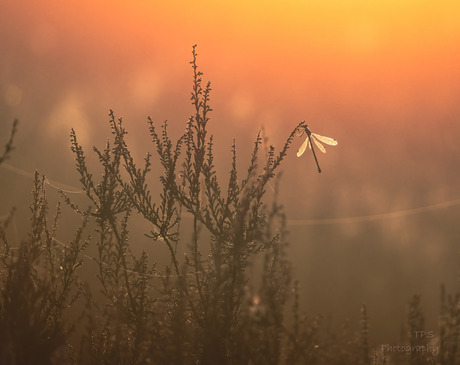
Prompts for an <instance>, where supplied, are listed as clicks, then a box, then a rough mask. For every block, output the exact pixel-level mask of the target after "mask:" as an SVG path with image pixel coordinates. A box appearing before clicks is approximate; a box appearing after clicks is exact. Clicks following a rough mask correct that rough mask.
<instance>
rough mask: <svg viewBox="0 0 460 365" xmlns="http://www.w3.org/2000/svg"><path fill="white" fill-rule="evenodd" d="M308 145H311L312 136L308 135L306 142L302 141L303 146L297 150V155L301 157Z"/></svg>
mask: <svg viewBox="0 0 460 365" xmlns="http://www.w3.org/2000/svg"><path fill="white" fill-rule="evenodd" d="M307 146H308V147H310V138H308V137H307V138H305V142H304V143H302V146H300V148H299V150H298V151H297V157H300V156H302V155H303V153H304V152H305V149H306V148H307Z"/></svg>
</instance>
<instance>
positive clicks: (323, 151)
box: [312, 133, 326, 153]
mask: <svg viewBox="0 0 460 365" xmlns="http://www.w3.org/2000/svg"><path fill="white" fill-rule="evenodd" d="M312 138H313V141H315V144H316V145H317V146H318V148H319V150H320V151H321V152H322V153H326V149H325V148H324V146H323V145H322V144H321V143H320V142H319V141H318V140H317V139H316V135H313V133H312Z"/></svg>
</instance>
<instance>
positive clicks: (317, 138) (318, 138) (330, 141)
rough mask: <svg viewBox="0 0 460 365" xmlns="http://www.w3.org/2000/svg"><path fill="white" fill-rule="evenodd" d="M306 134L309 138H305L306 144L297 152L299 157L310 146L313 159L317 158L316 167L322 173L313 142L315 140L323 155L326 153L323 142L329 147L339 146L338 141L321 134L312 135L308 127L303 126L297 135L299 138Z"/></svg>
mask: <svg viewBox="0 0 460 365" xmlns="http://www.w3.org/2000/svg"><path fill="white" fill-rule="evenodd" d="M304 133H307V138H305V142H304V143H302V146H300V148H299V150H298V151H297V157H300V156H302V155H303V153H304V152H305V150H306V149H307V146H308V147H309V148H310V149H311V150H312V152H313V157H314V158H315V162H316V166H318V172H319V173H321V168H320V167H319V163H318V159H317V158H316V153H315V150H314V148H313V144H312V142H311V141H312V140H313V141H314V142H315V144H316V146H317V147H318V148H319V150H320V151H321V152H323V153H326V148H324V146H323V145H322V144H321V142H323V143H325V144H328V145H329V146H337V141H336V140H335V139H334V138H329V137H324V136H320V135H319V134H316V133H312V132H311V131H310V130H309V129H308V126H307V125H301V126H300V127H299V128H298V129H297V132H296V134H297V136H298V137H301V136H302V135H303V134H304Z"/></svg>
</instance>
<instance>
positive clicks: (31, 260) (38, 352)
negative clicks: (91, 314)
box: [0, 122, 88, 365]
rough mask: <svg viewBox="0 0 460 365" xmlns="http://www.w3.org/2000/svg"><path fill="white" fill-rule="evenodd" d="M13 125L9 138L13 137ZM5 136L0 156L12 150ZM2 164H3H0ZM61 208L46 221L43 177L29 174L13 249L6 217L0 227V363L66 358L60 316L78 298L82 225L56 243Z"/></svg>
mask: <svg viewBox="0 0 460 365" xmlns="http://www.w3.org/2000/svg"><path fill="white" fill-rule="evenodd" d="M15 126H16V122H15V124H14V127H13V132H12V137H13V135H14V133H15ZM12 137H11V138H10V140H9V142H8V144H7V147H6V152H5V154H4V155H3V157H4V158H6V157H8V153H9V152H10V151H11V150H12V140H13V139H12ZM2 161H3V160H2ZM60 215H61V207H60V205H58V206H57V209H56V213H55V215H54V217H53V218H52V220H51V223H50V222H49V221H48V219H49V218H48V204H47V199H46V193H45V178H44V177H40V175H39V173H38V172H35V175H34V188H33V191H32V204H31V206H30V218H29V219H30V231H29V233H28V236H27V238H26V239H24V240H23V241H21V242H20V243H19V246H18V247H14V248H13V247H11V245H10V243H9V241H8V238H7V235H6V228H7V225H8V222H9V220H10V219H11V216H9V217H8V218H7V219H6V220H5V221H4V222H2V224H1V226H0V243H1V245H2V252H1V263H0V273H1V281H0V288H1V290H0V362H1V363H2V364H18V365H19V364H32V363H33V364H49V363H51V362H53V361H57V362H60V361H61V360H62V358H63V357H64V358H67V355H66V353H68V352H69V351H70V352H71V348H66V347H67V345H68V343H66V341H65V340H66V337H67V335H68V334H69V333H70V332H71V331H72V329H73V328H72V327H73V326H72V320H69V318H68V317H66V312H67V311H66V310H67V309H68V308H70V307H71V306H72V305H73V304H74V303H75V301H76V300H77V298H78V297H79V295H80V294H81V285H80V282H79V280H78V276H77V270H78V268H79V267H80V266H81V264H82V259H81V252H82V251H83V250H84V249H85V247H86V245H87V243H88V241H87V240H85V239H84V238H83V230H84V228H85V225H86V222H85V221H84V222H83V223H82V225H81V227H80V228H79V229H78V230H77V232H76V235H75V238H74V239H73V240H72V241H71V242H68V243H62V242H60V241H58V240H57V239H56V234H57V226H58V221H59V218H60Z"/></svg>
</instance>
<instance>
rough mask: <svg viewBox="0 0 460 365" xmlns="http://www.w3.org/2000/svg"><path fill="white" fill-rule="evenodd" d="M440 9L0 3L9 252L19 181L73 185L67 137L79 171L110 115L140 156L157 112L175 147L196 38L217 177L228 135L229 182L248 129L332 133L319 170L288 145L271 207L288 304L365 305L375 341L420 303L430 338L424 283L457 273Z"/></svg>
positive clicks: (1, 177)
mask: <svg viewBox="0 0 460 365" xmlns="http://www.w3.org/2000/svg"><path fill="white" fill-rule="evenodd" d="M409 3H411V2H409ZM447 3H448V4H447V5H439V8H436V9H432V8H428V7H425V8H424V5H423V4H424V3H423V4H422V5H420V7H418V8H416V9H415V10H414V9H413V8H410V6H409V5H405V8H403V6H401V7H397V6H395V5H394V3H393V2H389V5H388V4H387V5H386V7H385V8H384V9H379V8H375V9H374V8H370V7H364V6H363V5H362V3H361V2H359V1H352V2H350V4H349V5H348V8H347V9H345V10H346V12H343V11H344V9H343V8H344V7H345V6H344V5H339V4H338V3H335V2H333V1H329V2H325V4H326V5H323V6H319V5H318V6H316V7H313V6H311V7H310V8H309V7H307V8H301V9H298V8H296V5H295V4H293V3H291V2H288V3H287V5H286V8H283V9H281V10H282V11H280V9H277V8H276V5H274V4H269V5H267V8H266V9H261V8H257V7H254V8H251V7H249V6H248V7H246V8H245V7H244V5H242V4H239V3H238V2H235V3H232V4H231V5H228V8H225V7H222V8H220V7H219V6H218V5H210V4H209V3H207V2H198V3H197V4H199V5H202V6H203V7H200V6H197V7H196V8H193V7H190V8H189V7H187V5H185V3H179V2H178V3H177V4H176V3H171V4H172V5H158V4H155V2H152V3H148V4H147V3H146V2H139V3H136V5H131V6H128V5H126V4H124V3H123V2H121V1H115V2H113V4H110V5H109V6H110V7H109V8H108V7H106V6H104V4H103V3H102V2H101V4H100V5H92V4H90V3H89V2H88V3H86V2H84V1H83V2H73V1H70V2H67V3H65V4H54V3H53V2H52V1H44V2H41V3H40V4H35V3H32V2H28V1H17V2H11V1H7V2H5V3H4V4H3V5H2V11H1V12H0V55H1V57H0V137H1V139H0V143H2V144H4V143H6V141H7V139H8V137H9V133H10V130H11V126H12V122H13V120H14V119H15V118H18V119H19V121H20V124H19V130H18V133H17V135H16V138H15V141H14V146H15V151H14V152H13V154H12V156H11V158H10V159H9V160H8V161H7V164H8V166H10V167H11V166H12V167H14V168H17V169H18V170H14V169H12V168H8V166H6V167H5V166H2V167H0V216H4V215H6V214H7V213H8V212H9V211H10V209H11V207H16V213H15V215H14V220H13V224H12V227H11V231H12V232H10V233H11V234H12V235H13V237H14V239H15V240H16V242H18V241H19V240H20V239H21V238H22V237H24V236H25V234H26V231H25V230H26V229H27V226H28V225H27V215H28V204H29V202H30V200H31V195H30V192H31V190H32V180H31V178H30V176H28V175H27V174H25V173H24V172H30V173H32V172H33V171H34V170H35V169H38V170H39V171H40V173H42V174H45V175H46V176H47V178H48V179H50V181H51V182H53V184H55V185H56V186H59V187H63V186H65V187H66V188H71V189H73V188H75V189H77V190H78V189H80V187H79V185H78V175H77V173H76V171H75V165H74V158H73V155H72V153H71V151H70V143H69V133H70V129H71V128H74V129H75V130H76V132H77V136H78V138H79V141H80V143H81V144H82V145H83V146H84V147H85V149H86V151H87V153H88V155H89V156H91V157H90V161H92V164H90V166H96V156H95V155H94V154H92V153H91V148H92V146H93V145H96V146H98V147H102V146H103V145H104V143H105V141H106V139H107V138H108V137H109V136H110V129H109V127H108V119H109V118H108V112H109V109H113V110H114V113H115V115H116V116H117V117H123V120H124V122H125V126H126V128H127V129H128V132H129V138H128V140H129V141H130V142H131V147H132V148H133V150H134V154H135V156H136V157H138V158H142V157H143V156H144V155H145V153H146V152H148V151H150V152H153V145H152V144H151V143H150V140H149V136H148V130H147V123H146V121H147V116H149V115H150V116H151V117H152V119H153V120H154V121H155V122H157V123H158V125H159V124H161V123H162V122H163V121H164V120H168V122H169V128H170V132H171V135H172V136H173V137H174V138H177V137H179V136H180V134H181V133H182V132H183V131H184V129H185V122H186V120H187V119H188V117H189V115H190V114H191V113H192V106H191V104H190V92H191V85H192V69H191V67H190V65H189V61H190V60H191V49H192V45H193V44H195V43H198V48H197V51H198V65H199V66H200V69H201V71H203V72H204V79H205V80H206V81H207V80H209V81H211V83H212V89H213V91H212V94H211V106H212V108H213V112H212V113H211V122H210V131H211V132H212V133H213V134H214V138H215V142H216V143H215V149H216V155H217V158H216V166H217V167H218V168H219V169H220V170H221V171H222V172H223V174H224V175H225V176H226V174H227V172H228V171H229V163H230V161H231V154H230V146H231V143H232V140H233V139H236V145H237V153H238V156H239V164H240V171H241V173H243V172H244V171H245V169H246V168H247V164H248V161H249V151H250V150H251V148H252V145H253V142H254V140H255V138H256V135H257V132H258V130H259V129H261V128H263V129H264V136H266V138H267V139H268V140H267V145H269V144H273V145H275V146H276V148H277V149H279V148H281V146H282V145H283V143H284V141H285V139H286V138H287V137H288V135H289V134H290V132H291V131H292V129H293V128H294V127H295V126H296V125H297V123H298V122H299V121H300V120H306V121H307V123H308V125H309V127H310V128H311V130H312V131H313V132H315V133H318V134H321V135H325V136H329V137H333V138H335V139H337V140H338V146H336V147H329V148H327V153H326V154H325V155H323V154H320V153H319V152H318V159H319V163H320V165H321V168H322V170H323V173H322V174H318V173H317V170H316V166H315V163H314V159H313V156H311V153H308V152H309V151H306V153H305V154H304V155H303V156H302V157H301V158H297V157H296V154H295V153H296V150H297V148H298V147H299V146H300V145H301V143H302V142H303V138H296V139H295V140H294V142H293V144H292V147H291V149H290V151H289V154H288V156H287V159H286V160H285V161H284V165H282V176H281V180H280V191H279V196H278V199H279V201H280V202H282V203H283V205H284V208H285V211H286V214H287V219H288V228H289V231H290V235H289V241H290V248H289V257H290V260H291V262H292V264H293V267H294V276H295V278H297V279H298V280H299V282H300V287H301V295H302V298H301V299H302V307H303V310H304V311H305V312H306V313H307V314H308V315H310V316H313V315H315V314H317V313H321V314H323V315H324V316H331V318H332V320H333V321H334V322H335V323H337V324H340V323H341V322H342V321H343V320H344V319H345V318H350V319H351V320H352V322H354V323H356V324H358V323H359V316H360V313H359V309H360V305H361V303H366V304H367V308H368V314H369V317H370V333H371V340H372V341H373V342H374V344H380V343H388V342H392V341H393V339H395V338H399V333H400V331H401V325H402V324H403V323H404V321H405V318H406V315H407V303H408V302H409V300H410V299H411V297H412V295H413V294H421V295H422V308H423V309H424V312H425V315H426V317H427V318H426V319H427V324H426V325H427V329H426V330H432V329H434V328H435V326H436V323H437V319H438V313H439V296H440V285H441V284H445V285H446V288H447V291H448V292H449V293H452V292H456V291H458V274H459V252H458V243H459V239H460V228H459V227H460V226H459V224H458V222H459V218H460V210H459V209H460V201H459V199H460V191H459V189H458V187H459V186H460V184H459V183H460V172H459V168H458V166H459V156H460V148H459V144H458V136H459V135H460V133H459V132H460V127H459V123H458V119H459V116H460V103H459V102H458V98H459V94H460V71H459V69H458V64H459V61H460V52H459V51H460V49H459V47H460V46H459V45H460V42H459V40H460V28H459V27H458V26H455V25H454V24H455V21H456V19H455V15H453V14H458V12H455V11H453V9H452V8H450V7H449V6H454V5H453V3H449V2H447ZM414 4H415V3H412V6H413V7H415V5H414ZM205 5H206V9H207V10H206V11H204V10H202V9H204V8H205ZM425 5H426V4H425ZM382 6H383V5H382ZM392 6H393V7H392ZM200 9H201V10H200ZM411 10H413V11H411ZM299 12H300V15H299V14H298V13H299ZM404 14H406V15H407V16H406V17H404ZM408 14H412V15H411V16H409V15H408ZM401 19H404V21H401ZM21 171H22V172H21ZM152 178H155V171H153V173H152ZM267 194H273V192H271V191H268V192H267ZM48 197H49V199H50V201H51V204H50V206H51V207H53V203H54V202H56V201H57V199H58V193H57V191H56V190H55V189H53V188H52V187H48ZM80 198H82V197H78V199H80ZM82 199H83V198H82ZM82 201H84V199H83V200H82ZM441 203H446V204H444V205H443V204H441ZM439 204H440V205H439ZM421 207H431V208H427V209H426V210H422V211H417V209H418V208H421ZM394 213H396V214H394ZM67 214H70V213H67ZM376 215H378V216H376ZM353 217H361V218H360V219H350V218H353ZM64 227H69V228H70V227H72V224H71V223H65V224H64ZM140 229H141V228H139V232H134V233H133V234H139V235H140V236H141V234H140V233H143V232H140ZM61 234H62V237H63V239H64V237H65V236H66V235H67V234H69V233H68V232H66V230H65V228H64V229H62V228H61ZM13 241H14V240H13ZM160 257H161V256H160ZM393 342H394V341H393Z"/></svg>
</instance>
